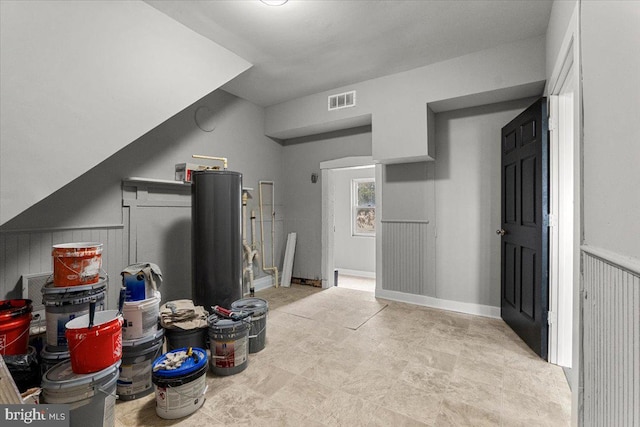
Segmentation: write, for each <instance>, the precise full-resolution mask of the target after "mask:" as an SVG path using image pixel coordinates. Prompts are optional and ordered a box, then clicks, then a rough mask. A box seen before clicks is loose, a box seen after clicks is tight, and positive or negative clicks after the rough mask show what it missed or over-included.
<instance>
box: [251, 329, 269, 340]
mask: <svg viewBox="0 0 640 427" xmlns="http://www.w3.org/2000/svg"><path fill="white" fill-rule="evenodd" d="M265 329H267V327H266V326H265V327H263V328H262V329H260V332H258V333H257V334H255V335H249V338H258V336H260V334H261V333H263V332H264V331H265Z"/></svg>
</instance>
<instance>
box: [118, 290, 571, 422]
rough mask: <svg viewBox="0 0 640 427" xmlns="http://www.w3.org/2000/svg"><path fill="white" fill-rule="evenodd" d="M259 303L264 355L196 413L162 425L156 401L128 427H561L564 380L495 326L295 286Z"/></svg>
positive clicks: (129, 411) (133, 414) (125, 409)
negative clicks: (263, 314) (263, 310)
mask: <svg viewBox="0 0 640 427" xmlns="http://www.w3.org/2000/svg"><path fill="white" fill-rule="evenodd" d="M257 296H258V297H259V298H264V299H267V301H268V302H269V307H270V312H269V315H268V318H267V345H266V347H265V349H264V350H262V351H261V352H259V353H257V354H251V355H249V364H248V366H247V369H245V370H244V371H243V372H240V373H238V374H236V375H231V376H227V377H216V376H214V375H212V374H211V373H209V374H208V376H207V385H208V387H209V389H208V391H207V393H206V396H205V397H206V400H205V403H204V406H203V407H202V408H201V409H200V410H198V411H197V412H196V413H194V414H192V415H191V416H188V417H185V418H183V419H179V420H163V419H161V418H159V417H158V416H157V414H156V413H155V396H153V395H151V396H147V397H144V398H141V399H138V400H136V401H130V402H118V404H117V405H116V425H117V426H118V427H120V426H122V427H128V426H193V425H207V426H209V425H211V426H218V425H219V426H298V425H300V426H312V427H313V426H329V425H332V426H333V425H336V426H343V425H355V426H358V425H366V426H418V425H429V426H434V425H438V426H447V425H456V426H463V425H474V426H475V425H477V426H483V425H489V426H491V425H499V424H501V425H504V426H510V427H511V426H518V425H532V426H535V425H543V426H547V425H548V426H556V425H559V426H564V425H568V424H569V421H570V414H571V394H570V391H569V389H568V387H567V383H566V380H565V378H564V374H563V373H562V370H561V369H560V368H558V367H556V366H553V365H550V364H548V363H546V362H544V361H542V360H540V358H539V357H538V356H536V355H535V354H534V353H533V352H532V351H531V350H530V349H529V348H528V347H527V346H526V345H525V344H524V343H523V342H522V341H521V340H520V338H518V337H517V335H516V334H515V333H514V332H513V331H512V330H511V329H510V328H509V327H508V326H507V325H506V324H505V323H504V322H503V321H502V320H500V319H491V318H486V317H477V316H470V315H464V314H459V313H453V312H447V311H444V310H439V309H431V308H425V307H418V306H414V305H410V304H405V303H398V302H394V301H387V300H383V299H376V298H375V296H374V294H373V293H371V292H362V291H358V290H351V289H344V288H340V287H338V288H332V289H329V290H321V289H319V288H313V287H309V286H299V285H294V286H292V287H291V288H278V289H275V288H270V289H267V290H264V291H260V292H258V293H257Z"/></svg>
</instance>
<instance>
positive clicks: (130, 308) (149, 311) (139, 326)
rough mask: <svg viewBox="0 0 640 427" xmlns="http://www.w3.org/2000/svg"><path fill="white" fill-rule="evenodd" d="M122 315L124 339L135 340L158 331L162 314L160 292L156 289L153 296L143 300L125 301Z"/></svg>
mask: <svg viewBox="0 0 640 427" xmlns="http://www.w3.org/2000/svg"><path fill="white" fill-rule="evenodd" d="M122 315H123V316H124V324H123V325H122V339H125V340H135V339H138V338H143V337H146V336H149V335H152V334H154V333H156V332H157V331H158V317H159V315H160V292H158V291H156V292H155V295H154V296H153V297H152V298H147V299H145V300H142V301H129V302H126V301H125V303H124V307H123V309H122Z"/></svg>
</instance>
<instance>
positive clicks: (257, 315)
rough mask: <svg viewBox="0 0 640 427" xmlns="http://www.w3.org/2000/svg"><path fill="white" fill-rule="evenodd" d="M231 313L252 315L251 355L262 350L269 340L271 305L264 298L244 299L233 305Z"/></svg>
mask: <svg viewBox="0 0 640 427" xmlns="http://www.w3.org/2000/svg"><path fill="white" fill-rule="evenodd" d="M231 311H244V312H247V313H250V314H251V330H250V331H249V353H257V352H259V351H260V350H262V349H263V348H264V346H265V342H266V339H267V312H268V311H269V303H268V302H267V301H266V300H263V299H262V298H243V299H239V300H237V301H234V302H232V303H231Z"/></svg>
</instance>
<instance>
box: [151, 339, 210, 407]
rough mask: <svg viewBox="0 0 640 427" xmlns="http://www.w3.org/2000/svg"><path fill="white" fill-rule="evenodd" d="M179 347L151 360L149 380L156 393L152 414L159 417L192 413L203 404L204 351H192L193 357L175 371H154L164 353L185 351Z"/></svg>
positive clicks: (205, 361) (205, 356)
mask: <svg viewBox="0 0 640 427" xmlns="http://www.w3.org/2000/svg"><path fill="white" fill-rule="evenodd" d="M187 350H188V348H181V349H177V350H174V351H170V352H169V353H166V354H163V355H162V356H160V357H159V358H157V359H156V360H154V362H153V365H152V369H153V375H152V381H153V384H154V385H155V391H156V413H157V414H158V416H159V417H160V418H165V419H169V420H173V419H176V418H182V417H185V416H187V415H190V414H192V413H194V412H195V411H196V410H197V409H198V408H200V407H201V406H202V404H203V403H204V394H205V393H206V392H207V381H206V378H207V376H206V373H207V366H208V365H207V352H206V351H205V350H203V349H201V348H193V349H192V351H193V355H195V356H196V357H189V358H188V359H187V360H185V361H184V363H183V364H182V365H181V366H180V367H179V368H177V369H172V370H168V369H167V370H157V369H156V367H157V366H158V364H160V363H162V362H163V361H164V360H165V359H166V358H167V354H170V353H177V352H179V351H185V352H186V351H187Z"/></svg>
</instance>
